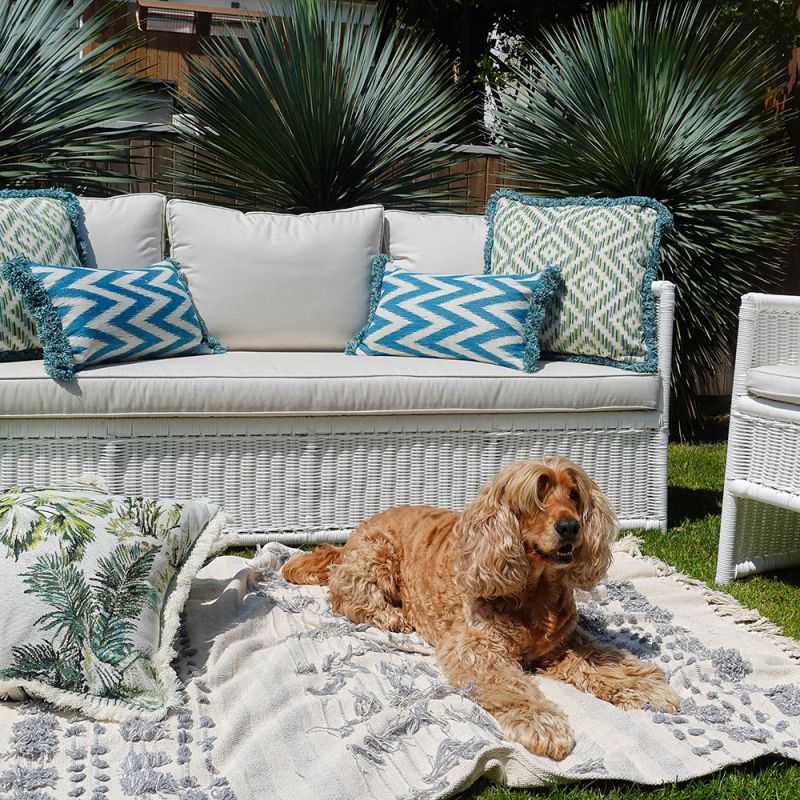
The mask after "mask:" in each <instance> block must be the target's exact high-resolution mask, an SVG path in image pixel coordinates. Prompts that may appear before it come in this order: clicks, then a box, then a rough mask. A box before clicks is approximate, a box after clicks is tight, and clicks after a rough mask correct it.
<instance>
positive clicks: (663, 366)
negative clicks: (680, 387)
mask: <svg viewBox="0 0 800 800" xmlns="http://www.w3.org/2000/svg"><path fill="white" fill-rule="evenodd" d="M653 294H654V295H655V296H656V303H657V304H658V371H659V374H660V375H661V412H662V414H663V415H664V420H663V422H664V425H665V426H666V425H667V424H669V393H670V386H671V383H672V331H673V323H674V317H675V284H674V283H669V281H653Z"/></svg>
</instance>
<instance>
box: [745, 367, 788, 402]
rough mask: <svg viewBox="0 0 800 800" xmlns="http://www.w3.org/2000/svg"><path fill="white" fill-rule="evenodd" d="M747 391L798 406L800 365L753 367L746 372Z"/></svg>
mask: <svg viewBox="0 0 800 800" xmlns="http://www.w3.org/2000/svg"><path fill="white" fill-rule="evenodd" d="M747 391H748V392H749V393H750V394H754V395H756V396H757V397H764V398H766V399H767V400H775V401H777V402H779V403H791V404H792V405H796V406H800V366H794V365H790V364H776V365H775V366H770V367H754V368H753V369H751V370H748V372H747Z"/></svg>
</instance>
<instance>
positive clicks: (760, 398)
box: [716, 294, 800, 583]
mask: <svg viewBox="0 0 800 800" xmlns="http://www.w3.org/2000/svg"><path fill="white" fill-rule="evenodd" d="M795 564H800V297H786V296H779V295H763V294H747V295H745V296H744V297H743V298H742V307H741V312H740V316H739V341H738V345H737V349H736V367H735V372H734V381H733V398H732V403H731V422H730V434H729V437H728V460H727V465H726V469H725V491H724V495H723V502H722V525H721V529H720V539H719V554H718V558H717V576H716V580H717V582H718V583H727V582H729V581H730V580H732V579H734V578H740V577H742V576H744V575H750V574H752V573H754V572H761V571H763V570H769V569H776V568H779V567H788V566H792V565H795Z"/></svg>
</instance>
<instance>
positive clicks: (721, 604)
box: [614, 534, 800, 661]
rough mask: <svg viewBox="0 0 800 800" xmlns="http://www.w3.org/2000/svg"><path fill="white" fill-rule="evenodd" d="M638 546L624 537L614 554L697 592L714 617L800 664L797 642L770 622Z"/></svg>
mask: <svg viewBox="0 0 800 800" xmlns="http://www.w3.org/2000/svg"><path fill="white" fill-rule="evenodd" d="M642 543H643V541H642V538H641V537H640V536H636V535H635V534H628V535H626V536H623V537H622V538H621V539H619V540H617V541H616V542H615V543H614V553H624V554H625V555H629V556H631V557H632V558H635V559H636V560H637V561H643V562H645V563H647V564H649V565H650V566H652V567H653V568H654V569H655V572H656V575H657V576H658V577H659V578H668V577H669V578H674V579H675V580H676V581H677V582H678V583H681V584H683V585H684V586H686V587H687V588H691V589H696V590H698V591H699V592H700V594H701V596H702V597H703V599H704V600H705V601H706V603H707V604H708V605H709V606H710V607H711V609H712V611H714V613H716V614H719V616H721V617H729V618H731V619H732V620H733V621H734V622H735V623H736V624H737V625H742V626H744V627H745V628H747V630H749V631H752V632H753V633H755V634H757V635H758V636H761V637H762V638H764V639H766V640H768V641H770V642H772V644H774V645H775V646H777V647H779V648H780V649H781V650H783V652H784V653H786V654H787V655H788V656H789V657H790V658H792V659H794V660H796V661H800V642H798V641H797V640H796V639H792V638H791V637H790V636H787V635H786V634H784V632H783V629H782V628H781V627H780V625H778V624H776V623H775V622H773V621H772V620H771V619H767V617H765V616H764V615H763V614H761V613H760V612H759V611H757V610H756V609H754V608H747V607H746V606H743V605H742V604H741V603H740V602H739V601H738V600H737V599H736V598H735V597H733V596H732V595H729V594H727V593H726V592H720V591H717V590H716V589H712V588H711V587H710V586H709V585H708V584H707V583H705V582H704V581H701V580H698V579H697V578H690V577H689V576H688V575H684V574H683V573H682V572H678V571H677V570H676V569H675V567H672V566H670V565H669V564H667V563H666V562H664V561H662V560H661V559H659V558H656V557H655V556H648V555H645V554H644V553H642Z"/></svg>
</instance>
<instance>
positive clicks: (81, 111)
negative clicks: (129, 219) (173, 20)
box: [0, 0, 151, 188]
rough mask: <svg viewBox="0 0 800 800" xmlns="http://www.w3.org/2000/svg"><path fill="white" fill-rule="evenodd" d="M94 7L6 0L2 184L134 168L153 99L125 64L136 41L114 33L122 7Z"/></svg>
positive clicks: (2, 14) (81, 178) (0, 37)
mask: <svg viewBox="0 0 800 800" xmlns="http://www.w3.org/2000/svg"><path fill="white" fill-rule="evenodd" d="M90 5H91V0H75V2H73V3H72V4H71V5H70V4H68V3H65V2H64V1H63V0H14V2H2V3H0V188H2V187H3V186H6V187H7V186H13V185H20V184H23V183H32V182H39V183H41V182H48V183H55V184H60V185H73V186H74V185H84V184H86V183H93V182H95V181H101V182H108V181H114V180H121V179H123V178H122V177H121V176H120V173H119V172H116V171H114V170H113V169H112V168H111V165H114V164H115V163H120V164H123V165H125V164H127V162H128V160H129V156H128V150H129V148H128V145H127V143H128V140H129V139H130V138H131V135H132V134H133V133H135V132H136V130H138V127H139V126H137V125H136V124H135V123H133V122H131V120H134V119H136V118H137V116H138V115H140V114H141V113H142V112H144V111H147V110H148V109H149V108H150V107H151V101H150V100H149V99H148V98H147V96H146V93H145V92H144V90H143V89H142V88H141V87H140V86H139V85H137V78H136V75H135V69H134V72H133V73H132V72H131V71H130V65H128V67H125V66H124V65H123V63H122V60H123V58H124V57H125V55H126V54H127V53H128V51H129V49H130V47H131V46H132V44H134V43H133V42H131V40H130V37H129V36H126V34H125V33H121V34H118V35H109V36H107V35H106V33H107V30H108V28H107V26H108V25H109V23H110V21H111V18H112V15H113V14H115V13H118V12H119V7H118V6H116V5H115V4H109V6H108V7H106V8H105V9H102V10H100V11H96V12H93V13H92V14H88V13H87V12H88V11H89V6H90ZM109 124H111V125H113V128H112V127H109Z"/></svg>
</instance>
